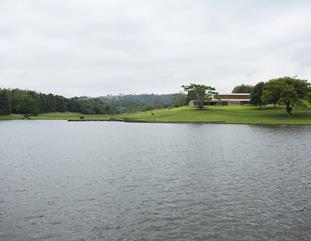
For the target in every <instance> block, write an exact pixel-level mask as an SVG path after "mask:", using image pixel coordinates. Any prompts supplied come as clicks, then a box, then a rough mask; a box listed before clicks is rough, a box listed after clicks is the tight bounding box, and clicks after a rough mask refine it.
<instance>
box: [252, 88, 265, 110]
mask: <svg viewBox="0 0 311 241" xmlns="http://www.w3.org/2000/svg"><path fill="white" fill-rule="evenodd" d="M265 85H266V84H265V83H264V82H259V83H257V84H256V85H255V86H254V88H253V90H252V92H251V100H250V102H251V104H253V105H257V106H259V107H260V109H261V106H262V104H263V102H262V100H261V96H262V92H263V89H264V87H265Z"/></svg>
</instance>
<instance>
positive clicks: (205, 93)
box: [182, 84, 217, 110]
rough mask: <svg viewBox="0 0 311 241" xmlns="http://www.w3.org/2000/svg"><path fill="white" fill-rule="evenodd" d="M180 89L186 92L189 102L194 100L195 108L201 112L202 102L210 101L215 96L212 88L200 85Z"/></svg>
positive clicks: (184, 86)
mask: <svg viewBox="0 0 311 241" xmlns="http://www.w3.org/2000/svg"><path fill="white" fill-rule="evenodd" d="M182 88H183V89H184V91H185V92H187V97H188V99H189V100H195V101H196V105H197V107H198V108H199V109H200V110H201V109H203V107H204V101H205V100H208V99H211V98H212V97H213V96H214V95H216V94H217V92H216V90H215V88H214V87H211V86H207V85H200V84H190V85H183V86H182Z"/></svg>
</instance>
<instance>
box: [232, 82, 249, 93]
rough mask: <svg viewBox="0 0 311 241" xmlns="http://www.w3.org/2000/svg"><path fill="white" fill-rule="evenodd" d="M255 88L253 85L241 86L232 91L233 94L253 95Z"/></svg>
mask: <svg viewBox="0 0 311 241" xmlns="http://www.w3.org/2000/svg"><path fill="white" fill-rule="evenodd" d="M253 88H254V86H252V85H245V84H241V85H238V86H235V87H234V89H233V90H232V93H251V92H252V90H253Z"/></svg>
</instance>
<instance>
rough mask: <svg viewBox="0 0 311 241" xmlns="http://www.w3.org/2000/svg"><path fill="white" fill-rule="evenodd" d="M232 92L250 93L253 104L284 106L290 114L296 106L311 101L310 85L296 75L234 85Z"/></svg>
mask: <svg viewBox="0 0 311 241" xmlns="http://www.w3.org/2000/svg"><path fill="white" fill-rule="evenodd" d="M233 93H250V102H251V104H253V105H256V106H259V107H260V108H261V107H262V106H263V105H273V106H274V108H276V106H277V105H282V106H285V109H286V111H287V113H288V114H290V115H291V114H292V111H293V109H294V108H295V107H296V106H306V103H307V102H311V86H310V83H309V82H308V81H307V80H303V79H298V78H296V77H281V78H276V79H271V80H269V81H267V82H258V83H257V84H256V85H255V86H250V85H240V86H236V87H235V88H234V90H233Z"/></svg>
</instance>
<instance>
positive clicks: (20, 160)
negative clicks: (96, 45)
mask: <svg viewBox="0 0 311 241" xmlns="http://www.w3.org/2000/svg"><path fill="white" fill-rule="evenodd" d="M310 146H311V127H263V126H247V125H191V124H182V125H176V124H134V123H131V124H126V123H110V122H109V123H104V122H101V123H98V122H94V123H90V122H88V123H69V122H65V121H2V122H0V240H1V241H7V240H8V241H11V240H23V241H26V240H49V241H50V240H109V241H113V240H152V241H155V240H167V241H170V240H247V241H249V240H280V241H286V240H308V241H309V240H311V176H310V174H311V154H310Z"/></svg>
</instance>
